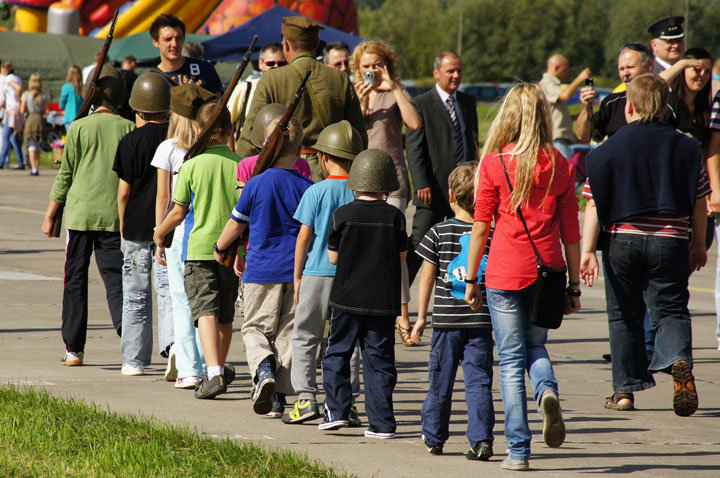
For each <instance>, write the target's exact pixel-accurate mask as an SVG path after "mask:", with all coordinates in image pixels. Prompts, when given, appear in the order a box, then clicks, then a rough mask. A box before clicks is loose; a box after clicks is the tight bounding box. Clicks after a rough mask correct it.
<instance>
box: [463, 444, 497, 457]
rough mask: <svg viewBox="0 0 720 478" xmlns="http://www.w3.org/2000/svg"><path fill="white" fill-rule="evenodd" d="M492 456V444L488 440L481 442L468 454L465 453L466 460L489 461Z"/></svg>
mask: <svg viewBox="0 0 720 478" xmlns="http://www.w3.org/2000/svg"><path fill="white" fill-rule="evenodd" d="M492 456H493V448H492V443H491V442H489V441H487V440H483V441H481V442H480V443H478V444H477V445H476V446H475V448H471V449H470V450H468V452H467V453H465V458H467V459H468V460H480V461H488V460H489V459H490V457H492Z"/></svg>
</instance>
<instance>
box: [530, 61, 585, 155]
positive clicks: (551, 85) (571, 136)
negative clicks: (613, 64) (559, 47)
mask: <svg viewBox="0 0 720 478" xmlns="http://www.w3.org/2000/svg"><path fill="white" fill-rule="evenodd" d="M569 72H570V62H568V60H567V58H565V57H564V56H562V55H559V54H555V55H553V56H551V57H550V58H548V61H547V71H546V72H545V73H543V77H542V79H541V80H540V82H538V86H540V88H541V89H542V90H543V93H545V97H546V98H547V100H548V103H550V114H551V117H552V124H553V145H554V146H555V149H557V150H558V151H559V152H560V154H562V155H563V156H565V158H566V159H570V156H571V155H572V150H571V149H570V145H571V144H573V143H576V142H577V138H576V137H575V133H574V132H573V124H572V116H570V110H568V107H567V100H569V99H570V98H572V97H573V95H574V94H575V92H576V91H577V90H578V88H580V86H581V85H582V84H583V83H584V82H585V80H586V79H588V78H590V76H591V75H592V73H591V72H590V68H585V69H584V70H583V71H581V72H580V74H579V75H578V76H576V77H575V79H574V80H573V81H572V83H570V84H569V85H567V86H566V87H564V88H563V86H562V80H564V79H565V78H567V76H568V73H569Z"/></svg>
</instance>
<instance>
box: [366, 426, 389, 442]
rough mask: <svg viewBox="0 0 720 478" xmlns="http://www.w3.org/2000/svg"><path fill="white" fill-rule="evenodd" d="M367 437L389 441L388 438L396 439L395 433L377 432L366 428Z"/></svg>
mask: <svg viewBox="0 0 720 478" xmlns="http://www.w3.org/2000/svg"><path fill="white" fill-rule="evenodd" d="M365 436H366V437H367V438H381V439H383V440H387V439H388V438H395V432H376V431H373V430H371V429H370V428H366V429H365Z"/></svg>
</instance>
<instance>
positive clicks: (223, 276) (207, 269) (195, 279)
mask: <svg viewBox="0 0 720 478" xmlns="http://www.w3.org/2000/svg"><path fill="white" fill-rule="evenodd" d="M238 283H239V278H238V276H236V275H235V272H234V271H233V270H232V268H231V267H225V266H224V265H222V264H219V263H217V262H215V261H187V262H185V292H186V293H187V297H188V302H189V303H190V312H191V313H192V318H193V321H194V322H195V327H197V321H198V319H199V318H200V317H204V316H206V315H214V316H216V317H217V318H218V322H220V323H221V324H222V323H230V322H232V321H233V319H234V317H235V301H236V300H237V296H238Z"/></svg>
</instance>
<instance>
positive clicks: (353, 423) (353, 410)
mask: <svg viewBox="0 0 720 478" xmlns="http://www.w3.org/2000/svg"><path fill="white" fill-rule="evenodd" d="M348 426H349V427H350V428H359V427H361V426H362V420H360V416H359V415H358V411H357V407H356V406H355V405H353V406H352V407H350V413H349V414H348Z"/></svg>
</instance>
